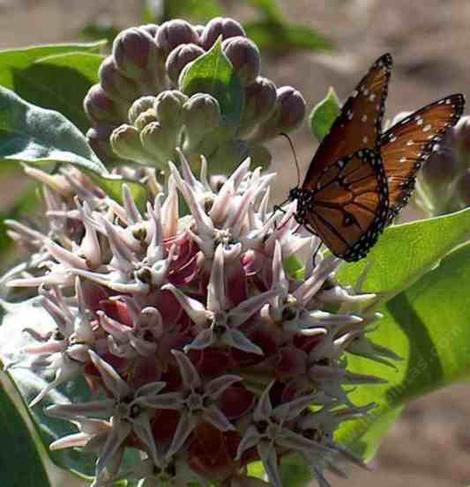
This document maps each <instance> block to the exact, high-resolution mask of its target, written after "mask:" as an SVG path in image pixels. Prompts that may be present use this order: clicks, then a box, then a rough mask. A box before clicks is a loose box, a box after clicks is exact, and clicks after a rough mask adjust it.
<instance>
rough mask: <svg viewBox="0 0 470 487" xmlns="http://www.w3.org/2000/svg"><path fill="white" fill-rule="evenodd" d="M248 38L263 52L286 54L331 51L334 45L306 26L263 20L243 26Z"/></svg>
mask: <svg viewBox="0 0 470 487" xmlns="http://www.w3.org/2000/svg"><path fill="white" fill-rule="evenodd" d="M243 27H244V28H245V31H246V33H247V36H248V37H250V38H251V39H252V40H253V41H254V42H255V43H256V44H257V46H258V47H259V48H260V50H261V51H263V50H271V51H274V52H278V53H285V52H288V51H293V50H307V51H314V52H318V51H330V50H331V49H332V48H333V44H332V43H331V41H330V40H328V39H327V38H326V37H325V36H324V35H323V34H320V33H319V32H317V31H315V30H313V29H311V28H310V27H307V26H305V25H297V24H290V23H287V22H275V21H272V20H261V21H254V22H248V23H246V24H244V25H243Z"/></svg>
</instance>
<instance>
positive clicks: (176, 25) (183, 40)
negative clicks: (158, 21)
mask: <svg viewBox="0 0 470 487" xmlns="http://www.w3.org/2000/svg"><path fill="white" fill-rule="evenodd" d="M156 41H157V44H158V47H160V49H162V51H163V52H164V53H165V55H168V54H169V53H170V52H171V51H172V50H173V49H174V48H175V47H176V46H179V45H180V44H197V43H198V35H197V33H196V31H195V30H194V29H193V26H192V25H191V24H190V23H189V22H186V21H185V20H180V19H177V20H169V21H168V22H164V23H163V24H162V25H161V26H160V27H159V29H158V32H157V36H156Z"/></svg>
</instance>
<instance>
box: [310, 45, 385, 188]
mask: <svg viewBox="0 0 470 487" xmlns="http://www.w3.org/2000/svg"><path fill="white" fill-rule="evenodd" d="M391 68H392V57H391V55H390V54H384V55H383V56H381V57H380V58H379V59H377V61H376V62H375V63H374V64H373V65H372V67H371V68H370V69H369V71H368V73H367V74H366V75H365V76H364V78H363V79H362V80H361V81H360V82H359V84H358V85H357V87H356V89H355V90H354V92H353V94H352V95H351V96H350V97H349V98H348V99H347V100H346V103H345V104H344V105H343V107H342V109H341V113H340V114H339V116H338V118H337V119H336V120H335V122H334V123H333V125H332V127H331V130H330V132H329V133H328V135H327V136H326V137H325V138H324V139H323V141H322V142H321V144H320V146H319V147H318V149H317V151H316V153H315V155H314V157H313V159H312V162H311V163H310V166H309V169H308V171H307V175H306V177H305V180H304V183H303V186H302V187H303V188H304V189H308V188H314V187H315V186H316V185H317V181H318V179H319V178H321V177H322V174H323V172H324V171H325V168H328V166H329V165H332V164H335V163H336V161H338V160H340V159H343V158H345V157H348V156H349V155H350V154H353V153H354V152H356V151H358V150H360V149H372V150H376V148H377V145H378V142H379V137H380V133H381V131H382V119H383V114H384V104H385V98H386V96H387V90H388V83H389V80H390V71H391Z"/></svg>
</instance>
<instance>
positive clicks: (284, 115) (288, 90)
mask: <svg viewBox="0 0 470 487" xmlns="http://www.w3.org/2000/svg"><path fill="white" fill-rule="evenodd" d="M277 105H278V109H279V121H278V127H279V129H280V131H286V132H287V131H289V130H293V129H295V128H297V127H298V126H299V125H300V124H301V123H302V121H303V119H304V117H305V107H306V103H305V99H304V97H303V96H302V94H301V93H300V91H297V90H296V89H295V88H292V86H282V87H281V88H278V90H277Z"/></svg>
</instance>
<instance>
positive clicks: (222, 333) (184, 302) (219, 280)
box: [163, 245, 278, 355]
mask: <svg viewBox="0 0 470 487" xmlns="http://www.w3.org/2000/svg"><path fill="white" fill-rule="evenodd" d="M163 289H168V290H170V291H171V292H172V293H173V294H174V295H175V297H176V299H177V300H178V301H179V303H180V304H181V306H182V308H183V309H184V310H185V311H186V313H187V314H188V315H189V317H190V318H191V319H192V320H193V321H194V323H196V325H197V326H198V327H199V328H202V330H201V331H200V332H199V333H198V335H197V336H196V338H195V339H194V340H193V341H192V342H191V343H190V344H189V345H187V347H186V349H187V350H189V349H195V350H202V349H204V348H207V347H210V346H214V345H225V346H229V347H233V348H237V349H239V350H243V351H244V352H249V353H256V354H258V355H262V354H263V351H262V350H261V348H260V347H258V346H257V345H255V344H254V343H253V342H252V341H251V340H250V339H249V338H247V337H246V335H245V334H244V333H243V332H241V331H240V330H239V327H240V326H241V325H243V324H244V323H245V322H246V321H247V320H248V319H249V318H250V317H252V316H253V315H254V314H255V313H257V312H258V311H259V310H260V309H261V308H262V307H263V306H264V305H265V304H266V303H267V302H268V301H269V300H271V299H272V298H274V297H275V296H276V294H277V292H278V291H277V290H275V289H271V290H269V291H266V292H264V293H261V294H258V295H257V296H253V297H251V298H248V299H246V300H245V301H242V302H241V303H240V304H238V305H237V306H234V307H230V304H229V302H228V299H227V296H226V292H227V289H226V285H225V280H224V249H223V246H222V245H219V246H218V247H217V250H216V252H215V256H214V261H213V263H212V271H211V276H210V280H209V284H208V286H207V306H204V305H203V304H202V303H201V302H199V301H197V300H196V299H194V298H190V297H189V296H186V295H185V294H184V293H183V292H182V291H181V290H180V289H178V288H176V287H175V286H173V285H171V284H167V285H165V286H164V287H163Z"/></svg>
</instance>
